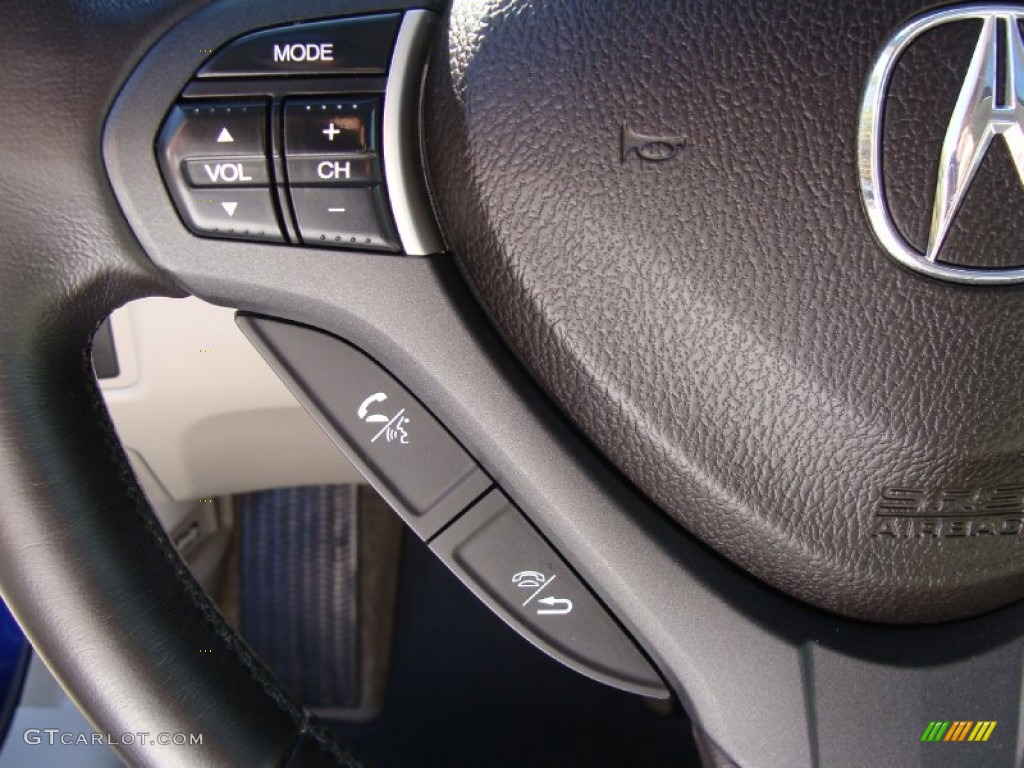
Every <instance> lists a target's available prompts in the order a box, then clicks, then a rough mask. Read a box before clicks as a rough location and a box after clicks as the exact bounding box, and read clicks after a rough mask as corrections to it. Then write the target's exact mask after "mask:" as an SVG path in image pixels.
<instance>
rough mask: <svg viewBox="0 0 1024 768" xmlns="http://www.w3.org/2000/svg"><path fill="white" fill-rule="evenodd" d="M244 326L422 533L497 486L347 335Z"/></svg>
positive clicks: (253, 321)
mask: <svg viewBox="0 0 1024 768" xmlns="http://www.w3.org/2000/svg"><path fill="white" fill-rule="evenodd" d="M238 322H239V326H240V327H241V328H242V330H243V331H244V332H245V333H246V335H247V336H249V339H250V340H251V341H252V342H253V343H254V344H255V345H256V347H257V349H259V350H260V352H261V353H262V354H263V356H264V358H265V359H266V360H267V362H268V363H270V365H271V366H272V367H273V368H274V370H275V371H277V373H278V375H279V376H280V377H281V378H282V379H283V380H284V382H285V383H286V384H287V385H288V387H289V388H290V389H291V390H292V392H293V393H294V394H295V396H296V397H297V398H298V399H299V401H300V402H302V403H303V405H305V406H306V407H307V408H308V409H309V411H310V413H312V414H313V417H314V418H315V419H316V420H317V422H318V423H319V424H320V426H321V427H322V428H323V429H324V431H325V432H326V433H327V434H328V435H329V436H330V437H331V439H332V440H334V441H335V442H336V443H338V445H339V447H341V449H342V450H343V451H344V452H345V454H346V455H347V456H348V457H349V458H350V459H351V460H352V463H353V464H355V465H356V466H357V467H359V468H360V469H362V470H364V472H365V474H366V477H367V479H368V480H369V481H370V483H371V484H372V485H373V486H374V488H376V489H377V491H378V492H379V493H380V494H381V495H382V496H383V497H384V498H385V499H387V500H388V502H389V503H391V505H392V506H393V507H394V508H395V510H396V511H397V512H398V513H399V514H400V515H402V517H403V518H404V519H405V521H406V522H407V523H409V525H410V526H412V528H413V530H415V531H416V533H418V534H419V535H420V536H421V537H422V538H424V539H429V538H430V537H431V536H433V535H434V534H435V533H437V531H439V530H440V529H441V528H443V527H444V526H445V525H446V524H447V523H448V522H450V521H451V520H452V518H454V517H455V516H456V515H458V514H459V513H460V512H462V511H463V510H464V509H466V507H468V506H469V504H470V503H471V502H472V501H474V500H475V499H477V498H479V496H480V495H481V494H482V493H483V492H484V491H486V490H487V488H488V487H490V485H491V481H490V478H488V477H487V475H485V474H484V473H483V472H481V471H480V468H479V467H478V466H477V465H476V462H474V461H473V459H472V458H470V456H469V455H468V454H467V453H466V452H465V451H464V450H463V449H462V447H461V446H460V445H459V444H458V443H457V442H456V441H455V439H454V438H453V437H452V436H451V435H450V434H448V432H447V431H446V430H445V428H444V427H443V426H441V424H440V423H438V421H437V419H435V418H434V417H433V416H432V415H431V414H430V412H429V411H427V410H426V408H424V407H423V406H422V405H421V404H420V402H419V401H418V400H416V398H414V397H413V396H412V395H410V394H409V392H408V391H407V390H406V389H405V388H404V387H403V386H402V385H401V384H399V383H398V382H397V381H395V379H394V378H393V377H392V376H390V375H389V374H388V373H387V371H385V370H384V369H383V368H381V367H380V366H379V365H377V364H376V363H375V362H373V361H372V360H371V359H370V358H368V357H367V356H366V355H364V354H363V353H362V352H360V351H359V350H357V349H356V348H355V347H352V346H351V345H349V344H346V343H345V342H343V341H341V340H339V339H336V338H334V337H332V336H329V335H328V334H326V333H321V332H319V331H315V330H313V329H311V328H303V327H302V326H298V325H292V324H290V323H281V322H277V321H274V320H268V319H265V318H258V317H240V318H239V321H238Z"/></svg>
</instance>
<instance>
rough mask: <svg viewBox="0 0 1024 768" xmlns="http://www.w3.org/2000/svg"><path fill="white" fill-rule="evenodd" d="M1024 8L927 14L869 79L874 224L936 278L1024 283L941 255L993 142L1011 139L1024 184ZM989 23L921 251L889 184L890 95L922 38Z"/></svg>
mask: <svg viewBox="0 0 1024 768" xmlns="http://www.w3.org/2000/svg"><path fill="white" fill-rule="evenodd" d="M1021 18H1024V9H1022V8H1020V7H1013V6H1007V5H972V6H959V7H955V8H945V9H942V10H939V11H934V12H932V13H928V14H926V15H924V16H920V17H918V18H917V19H915V20H914V21H912V22H910V23H909V24H907V25H906V26H905V27H903V28H902V29H900V30H899V31H898V32H897V33H896V34H895V35H893V37H892V38H891V39H890V40H889V41H888V42H887V43H886V45H885V47H884V48H883V49H882V52H881V53H880V54H879V56H878V60H877V61H876V62H875V66H874V68H873V69H872V70H871V75H870V76H869V77H868V83H867V87H866V88H865V91H864V100H863V103H862V104H861V113H860V131H859V141H858V151H859V158H858V162H859V170H860V190H861V196H862V197H863V200H864V207H865V210H866V211H867V215H868V220H869V221H870V222H871V227H872V229H874V231H875V235H876V236H877V237H878V239H879V241H880V242H881V244H882V246H883V247H884V248H885V249H886V250H887V251H888V252H889V253H890V254H891V255H892V257H893V258H894V259H896V260H897V261H898V262H900V263H901V264H903V265H904V266H906V267H909V268H910V269H913V270H916V271H918V272H923V273H924V274H926V275H930V276H931V277H937V278H940V279H942V280H950V281H953V282H957V283H969V284H974V285H1006V284H1008V283H1019V282H1024V267H1018V268H1014V269H970V268H967V267H958V266H953V265H951V264H944V263H942V262H941V261H939V259H938V256H939V254H940V252H941V249H942V245H943V243H944V242H945V240H946V236H947V235H948V234H949V230H950V227H951V225H952V224H953V221H954V219H955V218H956V215H957V212H958V211H959V210H960V207H961V204H962V203H963V201H964V199H965V197H966V196H967V194H968V193H969V188H970V185H971V180H972V179H973V178H974V174H975V172H976V171H977V170H978V166H980V165H981V161H982V160H983V159H984V157H985V154H986V153H987V152H988V149H989V146H990V145H991V144H992V142H993V141H995V140H997V138H1000V137H1001V139H1002V140H1003V141H1005V142H1006V146H1007V148H1008V149H1009V150H1010V155H1011V157H1012V158H1013V162H1014V164H1015V165H1016V168H1017V173H1018V175H1019V177H1020V183H1021V184H1022V185H1024V41H1022V40H1021V33H1020V28H1019V26H1018V23H1017V22H1018V20H1019V19H1021ZM970 20H974V21H981V34H980V35H979V37H978V43H977V45H976V46H975V48H974V54H973V56H972V57H971V63H970V67H969V68H968V70H967V76H966V77H965V78H964V82H963V85H962V86H961V88H960V95H959V97H958V98H957V100H956V106H955V107H954V109H953V113H952V114H951V115H950V118H949V124H948V126H947V128H946V136H945V138H944V140H943V142H942V151H941V154H940V157H939V165H938V168H937V169H936V183H935V197H934V200H933V202H932V219H931V226H930V228H929V233H928V246H927V248H926V249H925V251H924V253H921V252H920V251H918V250H917V249H916V248H914V247H913V246H912V245H910V244H909V243H908V242H907V241H906V239H905V238H904V237H903V235H902V234H901V233H900V232H899V230H898V229H897V228H896V225H895V224H894V223H893V220H892V216H891V215H890V213H889V209H888V206H887V204H886V199H885V190H884V189H883V186H882V162H881V158H882V118H883V106H884V103H885V97H886V91H887V89H888V87H889V80H890V77H891V76H892V71H893V68H894V67H895V65H896V62H897V61H898V60H899V57H900V56H901V54H902V53H903V52H904V51H905V50H906V48H907V46H909V45H910V44H911V43H912V42H913V41H914V40H915V39H916V38H917V37H918V36H919V35H921V34H923V33H925V32H927V31H928V30H930V29H934V28H935V27H938V26H940V25H942V24H948V23H950V22H956V21H970Z"/></svg>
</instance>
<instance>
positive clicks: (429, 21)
mask: <svg viewBox="0 0 1024 768" xmlns="http://www.w3.org/2000/svg"><path fill="white" fill-rule="evenodd" d="M433 23H434V15H433V14H432V13H430V12H429V11H422V10H417V11H409V12H408V13H406V14H405V18H403V19H402V26H401V28H400V29H399V31H398V39H397V40H396V41H395V51H394V53H393V54H392V57H391V68H390V70H389V73H388V85H387V89H386V90H385V92H384V118H383V134H384V137H383V143H384V147H383V149H384V152H383V155H384V180H385V181H386V182H387V190H388V198H389V200H390V203H391V213H392V215H393V216H394V219H395V227H396V229H397V230H398V239H399V240H400V241H401V243H402V250H403V251H404V252H405V253H406V254H408V255H409V256H426V255H427V254H431V253H438V252H440V251H442V250H444V244H443V242H442V240H441V235H440V233H439V232H438V229H437V224H436V222H435V221H434V214H433V211H432V210H431V208H430V201H429V197H428V195H427V189H426V184H425V182H424V170H423V166H422V162H421V160H420V152H419V137H420V130H419V127H420V89H421V85H422V82H423V72H424V65H425V63H426V52H427V45H428V43H429V41H430V30H431V29H432V27H433Z"/></svg>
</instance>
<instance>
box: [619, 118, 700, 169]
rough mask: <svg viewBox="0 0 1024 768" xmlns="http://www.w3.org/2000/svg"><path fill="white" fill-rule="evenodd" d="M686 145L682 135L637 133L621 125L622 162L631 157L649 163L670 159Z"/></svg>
mask: <svg viewBox="0 0 1024 768" xmlns="http://www.w3.org/2000/svg"><path fill="white" fill-rule="evenodd" d="M685 147H686V139H685V138H683V137H682V136H649V135H647V134H645V133H637V132H636V131H634V130H633V129H632V128H630V127H629V126H628V125H625V124H623V126H622V162H626V161H627V160H629V159H630V158H631V157H636V158H638V159H640V160H646V161H648V162H651V163H663V162H665V161H666V160H671V159H672V158H673V157H675V156H676V155H678V154H679V153H680V152H681V151H682V150H683V149H684V148H685Z"/></svg>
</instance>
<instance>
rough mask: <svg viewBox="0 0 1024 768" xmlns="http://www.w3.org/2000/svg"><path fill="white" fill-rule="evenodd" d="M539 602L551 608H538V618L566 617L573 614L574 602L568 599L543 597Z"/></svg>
mask: <svg viewBox="0 0 1024 768" xmlns="http://www.w3.org/2000/svg"><path fill="white" fill-rule="evenodd" d="M537 602H538V603H543V604H544V605H548V606H550V608H538V609H537V615H538V616H564V615H565V614H567V613H570V612H572V600H570V599H569V598H567V597H542V598H540V599H539V600H538V601H537ZM556 606H558V607H556Z"/></svg>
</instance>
